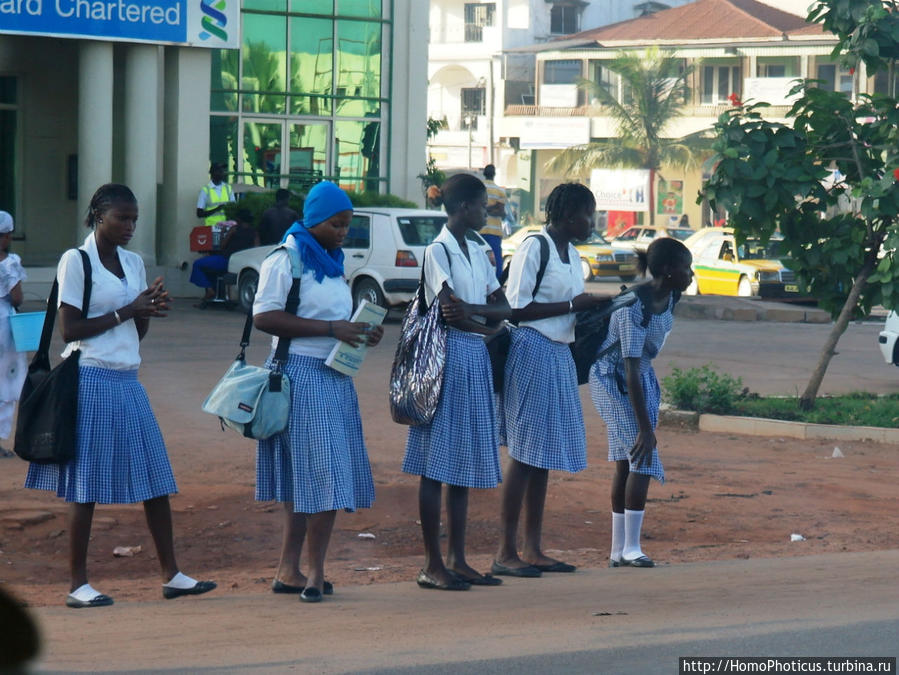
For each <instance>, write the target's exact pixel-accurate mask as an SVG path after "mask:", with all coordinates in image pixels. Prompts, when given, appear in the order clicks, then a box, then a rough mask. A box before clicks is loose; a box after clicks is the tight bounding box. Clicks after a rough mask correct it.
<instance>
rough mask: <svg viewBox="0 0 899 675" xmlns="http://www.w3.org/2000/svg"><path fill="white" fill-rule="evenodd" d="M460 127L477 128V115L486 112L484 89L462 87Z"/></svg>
mask: <svg viewBox="0 0 899 675" xmlns="http://www.w3.org/2000/svg"><path fill="white" fill-rule="evenodd" d="M461 93H462V129H463V130H464V129H477V128H478V116H479V115H484V114H486V105H487V96H486V90H484V89H483V88H481V87H463V88H462V89H461Z"/></svg>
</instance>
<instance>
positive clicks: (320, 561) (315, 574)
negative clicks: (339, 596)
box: [306, 511, 337, 592]
mask: <svg viewBox="0 0 899 675" xmlns="http://www.w3.org/2000/svg"><path fill="white" fill-rule="evenodd" d="M336 518H337V511H322V512H321V513H310V514H309V515H307V516H306V520H307V531H308V538H309V576H308V577H307V578H306V588H316V589H318V591H319V592H321V591H323V590H324V584H325V554H326V553H327V552H328V543H329V542H330V541H331V532H332V531H333V530H334V520H335V519H336Z"/></svg>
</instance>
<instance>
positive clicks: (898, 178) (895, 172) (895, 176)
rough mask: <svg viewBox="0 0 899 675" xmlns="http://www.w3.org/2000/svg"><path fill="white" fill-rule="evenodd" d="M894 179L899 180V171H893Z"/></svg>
mask: <svg viewBox="0 0 899 675" xmlns="http://www.w3.org/2000/svg"><path fill="white" fill-rule="evenodd" d="M893 178H895V179H896V180H899V169H893Z"/></svg>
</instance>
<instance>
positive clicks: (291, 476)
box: [253, 181, 384, 602]
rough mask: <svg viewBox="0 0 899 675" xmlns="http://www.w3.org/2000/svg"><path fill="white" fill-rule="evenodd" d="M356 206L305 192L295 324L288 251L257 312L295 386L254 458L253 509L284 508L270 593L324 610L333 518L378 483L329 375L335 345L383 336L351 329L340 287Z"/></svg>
mask: <svg viewBox="0 0 899 675" xmlns="http://www.w3.org/2000/svg"><path fill="white" fill-rule="evenodd" d="M352 217H353V204H352V202H350V198H349V197H348V196H347V194H346V193H345V192H344V191H343V190H341V189H340V187H338V186H337V185H336V184H335V183H331V182H328V181H322V182H320V183H317V184H316V185H314V186H313V187H312V189H311V190H310V191H309V194H308V195H307V196H306V201H305V203H304V204H303V220H302V222H298V223H294V224H293V225H292V226H291V227H290V229H288V230H287V232H286V234H285V235H284V242H283V244H284V246H285V247H289V248H292V249H294V250H295V251H296V252H297V254H298V255H299V258H300V260H301V262H302V265H303V274H302V276H301V279H300V304H299V307H298V308H297V312H296V315H291V314H289V313H287V312H286V311H285V309H286V306H287V296H288V293H289V292H290V287H291V284H292V283H293V278H292V275H291V265H290V260H289V257H288V255H289V254H288V253H287V251H275V252H274V253H273V254H272V255H270V256H269V257H268V258H266V260H265V261H264V262H263V264H262V269H261V270H260V275H259V290H258V292H257V293H256V299H255V301H254V303H253V321H254V324H255V325H256V327H257V328H258V329H260V330H262V331H265V332H266V333H271V334H272V335H274V336H275V337H274V338H273V339H272V355H274V351H275V348H276V346H277V340H278V338H291V340H290V352H289V356H288V359H287V364H286V365H285V366H284V372H285V374H286V375H287V376H288V378H289V379H290V421H289V423H288V427H287V430H286V431H285V432H283V433H281V434H278V435H276V436H273V437H272V438H268V439H266V440H263V441H259V444H258V447H257V451H256V499H257V500H258V501H278V502H282V503H283V505H284V536H283V538H282V545H281V560H280V563H279V565H278V571H277V573H276V574H275V579H274V581H273V582H272V592H273V593H292V594H296V595H299V598H300V600H301V601H302V602H321V600H322V596H324V595H331V594H332V593H333V592H334V587H333V585H332V584H331V583H330V582H328V581H326V580H325V555H326V553H327V550H328V541H329V540H330V537H331V531H332V530H333V528H334V521H335V518H336V516H337V511H338V510H339V509H343V510H346V511H355V510H356V509H361V508H368V507H370V506H371V504H372V502H373V501H374V498H375V491H374V482H373V481H372V476H371V467H370V465H369V462H368V454H367V452H366V449H365V442H364V440H363V437H362V420H361V418H360V415H359V401H358V400H357V398H356V388H355V386H354V385H353V378H351V377H348V376H347V375H344V374H342V373H339V372H337V371H336V370H333V369H332V368H329V367H328V366H326V365H325V358H326V357H327V356H328V354H329V353H330V351H331V349H332V348H333V347H334V345H335V344H336V342H337V341H338V340H342V341H343V342H346V343H348V344H351V345H353V346H355V345H357V344H359V343H360V342H362V341H367V342H368V344H369V345H376V344H378V342H380V340H381V337H382V336H383V334H384V330H383V328H381V326H376V327H371V326H369V324H367V323H362V322H358V323H353V322H351V321H349V318H350V315H351V314H352V310H353V300H352V296H351V292H350V287H349V285H348V284H347V282H346V280H345V279H344V270H343V250H342V249H341V245H342V244H343V240H344V239H345V238H346V235H347V232H348V231H349V226H350V221H351V219H352ZM305 539H308V542H309V547H308V551H309V555H308V563H309V575H308V576H304V575H303V574H302V572H300V567H299V566H300V554H301V552H302V549H303V542H304V540H305Z"/></svg>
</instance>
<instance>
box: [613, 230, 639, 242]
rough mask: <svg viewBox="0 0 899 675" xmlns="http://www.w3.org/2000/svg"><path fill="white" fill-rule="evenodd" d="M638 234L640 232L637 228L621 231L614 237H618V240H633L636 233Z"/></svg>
mask: <svg viewBox="0 0 899 675" xmlns="http://www.w3.org/2000/svg"><path fill="white" fill-rule="evenodd" d="M639 234H640V230H638V229H633V230H626V231H624V232H622V233H621V234H619V235H618V236H617V237H615V239H618V240H619V241H633V240H635V239H636V238H637V235H639Z"/></svg>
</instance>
